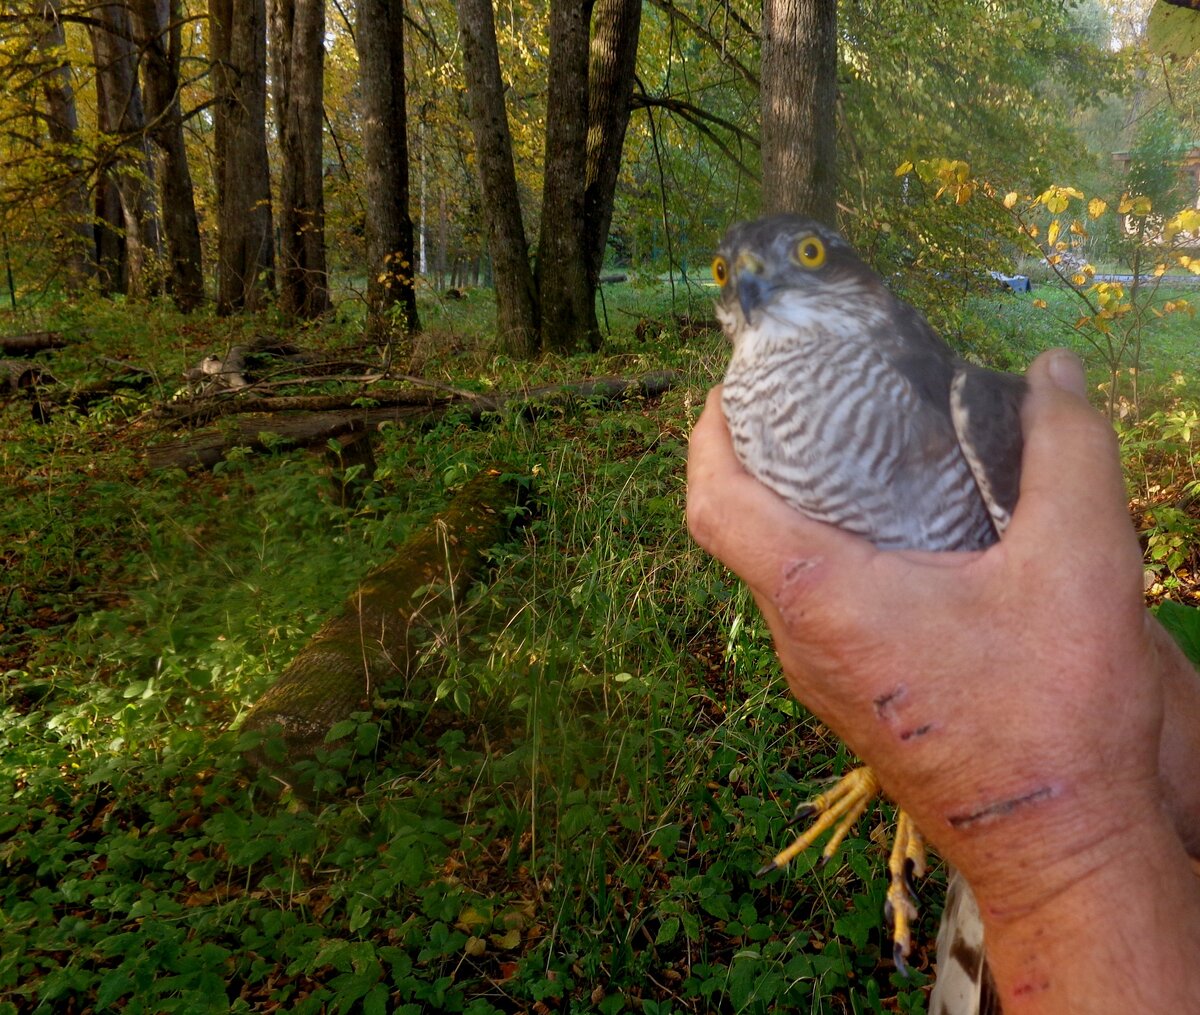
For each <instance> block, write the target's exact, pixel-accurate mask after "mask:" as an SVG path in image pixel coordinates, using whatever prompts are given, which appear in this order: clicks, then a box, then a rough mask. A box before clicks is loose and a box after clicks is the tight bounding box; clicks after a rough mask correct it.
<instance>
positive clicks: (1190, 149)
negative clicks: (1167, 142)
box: [1112, 141, 1200, 208]
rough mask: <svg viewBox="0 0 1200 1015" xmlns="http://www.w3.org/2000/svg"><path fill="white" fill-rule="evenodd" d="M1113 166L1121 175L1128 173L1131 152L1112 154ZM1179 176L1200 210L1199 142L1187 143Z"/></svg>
mask: <svg viewBox="0 0 1200 1015" xmlns="http://www.w3.org/2000/svg"><path fill="white" fill-rule="evenodd" d="M1112 160H1113V165H1115V166H1116V167H1117V168H1118V169H1119V170H1121V172H1122V173H1128V172H1129V163H1130V162H1132V161H1133V155H1132V153H1131V152H1113V153H1112ZM1179 175H1180V177H1181V178H1182V179H1183V180H1185V181H1187V183H1188V186H1189V187H1190V188H1191V192H1192V194H1193V195H1195V197H1194V203H1195V206H1196V207H1197V208H1200V141H1189V142H1188V143H1187V145H1186V146H1185V151H1184V153H1183V158H1182V159H1181V160H1180V163H1179Z"/></svg>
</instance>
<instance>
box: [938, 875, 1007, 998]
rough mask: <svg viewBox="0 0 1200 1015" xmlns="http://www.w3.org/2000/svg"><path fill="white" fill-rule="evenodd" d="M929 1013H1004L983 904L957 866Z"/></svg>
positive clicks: (940, 937)
mask: <svg viewBox="0 0 1200 1015" xmlns="http://www.w3.org/2000/svg"><path fill="white" fill-rule="evenodd" d="M929 1015H1000V999H999V998H998V997H997V996H996V988H995V984H994V983H993V981H992V976H991V971H990V970H989V969H988V964H987V957H986V951H985V949H984V943H983V920H982V919H981V918H980V916H979V906H978V905H977V904H976V902H975V895H974V893H972V891H971V886H970V885H968V884H967V882H966V880H965V879H964V878H963V876H962V875H961V874H959V873H958V871H956V870H954V869H953V868H952V869H951V870H950V884H949V887H948V888H947V890H946V908H945V910H944V912H943V913H942V925H941V928H940V929H939V930H938V942H937V977H936V979H935V980H934V984H933V993H932V994H931V995H930V997H929Z"/></svg>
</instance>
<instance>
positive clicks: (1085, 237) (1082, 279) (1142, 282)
mask: <svg viewBox="0 0 1200 1015" xmlns="http://www.w3.org/2000/svg"><path fill="white" fill-rule="evenodd" d="M910 172H915V173H916V175H917V177H918V178H919V179H920V180H921V181H922V182H924V183H926V184H927V185H930V186H934V187H936V188H937V190H936V194H935V199H937V198H943V197H947V198H950V199H952V200H953V201H954V202H955V203H956V204H959V205H963V204H966V203H967V202H968V201H971V200H973V199H978V198H983V199H985V200H989V201H992V202H994V203H995V204H997V205H998V206H999V207H1001V208H1003V209H1004V210H1005V212H1007V213H1008V215H1009V216H1010V217H1011V220H1012V222H1013V225H1014V227H1015V230H1014V232H1015V235H1016V236H1017V237H1018V238H1019V240H1020V241H1022V242H1023V244H1024V246H1025V253H1027V254H1030V255H1033V256H1035V257H1038V258H1040V259H1041V260H1042V261H1043V262H1044V263H1045V265H1046V267H1047V268H1048V270H1049V272H1050V273H1051V275H1053V276H1054V277H1055V279H1056V280H1057V282H1058V283H1059V284H1060V286H1061V288H1062V289H1063V290H1064V291H1065V292H1067V293H1069V294H1070V295H1071V296H1072V297H1073V302H1074V304H1075V306H1076V307H1077V310H1078V313H1077V314H1076V315H1075V317H1074V320H1073V321H1071V320H1068V319H1061V318H1060V319H1061V320H1062V322H1063V323H1064V324H1065V325H1068V326H1069V327H1071V328H1072V329H1073V330H1074V332H1075V333H1076V334H1077V335H1079V336H1080V338H1082V339H1083V341H1084V342H1086V343H1087V345H1088V346H1090V347H1091V349H1092V350H1094V351H1095V353H1096V354H1097V355H1098V357H1099V359H1100V361H1101V362H1102V364H1103V366H1104V368H1105V370H1106V371H1107V374H1108V380H1107V382H1106V383H1105V385H1104V391H1105V398H1106V403H1107V409H1108V414H1109V417H1110V418H1112V419H1114V420H1115V419H1117V418H1119V417H1127V416H1132V417H1133V418H1134V419H1137V418H1138V417H1139V416H1140V409H1141V405H1140V396H1141V393H1140V391H1139V388H1138V380H1139V373H1140V371H1141V366H1142V352H1143V349H1144V341H1145V337H1146V332H1147V330H1148V329H1150V328H1152V327H1154V326H1155V325H1156V323H1157V322H1159V321H1162V320H1164V319H1165V318H1167V317H1170V316H1171V315H1174V314H1180V313H1184V314H1188V315H1189V316H1194V315H1195V307H1194V306H1193V305H1192V303H1191V302H1190V301H1189V300H1188V299H1186V298H1185V297H1184V296H1182V295H1180V293H1179V291H1178V283H1179V281H1180V279H1179V278H1178V274H1179V273H1180V272H1182V273H1183V274H1184V275H1200V209H1198V208H1194V207H1189V208H1184V209H1183V210H1181V211H1177V212H1174V213H1171V212H1160V211H1156V209H1155V207H1154V202H1153V201H1152V200H1151V198H1150V197H1149V196H1148V195H1145V194H1139V193H1135V192H1132V191H1126V192H1124V193H1122V194H1121V195H1120V197H1119V198H1117V199H1116V200H1113V201H1108V200H1105V199H1104V198H1101V197H1098V196H1092V197H1090V198H1089V197H1088V196H1087V195H1085V194H1084V193H1083V192H1082V191H1081V190H1079V189H1078V188H1076V187H1070V186H1057V185H1055V186H1050V187H1047V188H1046V189H1045V190H1043V191H1041V193H1038V194H1028V193H1021V192H1020V191H1016V190H1010V191H1003V192H1002V191H1001V189H1000V188H997V187H996V186H994V185H993V184H991V183H990V182H988V181H986V180H981V179H979V178H977V177H975V176H974V175H973V174H972V173H971V168H970V165H969V164H968V163H966V162H963V161H961V160H957V159H929V160H924V161H920V162H916V163H912V162H906V163H904V164H903V165H901V166H900V167H899V168H898V169H897V170H896V173H897V175H904V174H906V173H910ZM1098 253H1107V254H1109V255H1115V258H1114V260H1116V261H1118V262H1120V263H1122V264H1123V265H1126V266H1127V267H1128V272H1127V273H1124V272H1123V273H1121V274H1107V275H1106V274H1104V273H1102V272H1100V271H1098V269H1097V268H1096V266H1095V264H1094V263H1093V261H1094V259H1095V256H1096V254H1098ZM1172 283H1175V284H1172ZM1033 304H1034V306H1036V307H1039V308H1041V309H1043V310H1047V311H1050V312H1054V313H1061V309H1062V308H1061V305H1059V304H1056V306H1055V308H1054V309H1053V310H1052V309H1051V306H1050V304H1049V303H1048V302H1047V301H1046V300H1044V299H1035V300H1034V301H1033Z"/></svg>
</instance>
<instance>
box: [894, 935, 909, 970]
mask: <svg viewBox="0 0 1200 1015" xmlns="http://www.w3.org/2000/svg"><path fill="white" fill-rule="evenodd" d="M906 954H907V949H906V948H905V949H901V946H900V944H899V942H896V943H895V944H893V945H892V961H893V962H895V963H896V972H898V973H899V974H900V975H901V976H907V975H908V963H907V962H905V961H904V957H905V955H906Z"/></svg>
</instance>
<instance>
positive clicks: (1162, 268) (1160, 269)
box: [1154, 261, 1167, 278]
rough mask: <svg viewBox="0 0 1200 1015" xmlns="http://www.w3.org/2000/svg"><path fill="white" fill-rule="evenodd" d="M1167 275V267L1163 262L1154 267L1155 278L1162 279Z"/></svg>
mask: <svg viewBox="0 0 1200 1015" xmlns="http://www.w3.org/2000/svg"><path fill="white" fill-rule="evenodd" d="M1166 273H1167V266H1166V265H1165V264H1163V263H1162V261H1159V262H1158V264H1156V265H1155V266H1154V277H1155V278H1162V276H1163V275H1165V274H1166Z"/></svg>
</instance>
